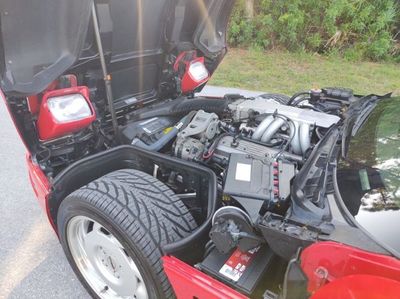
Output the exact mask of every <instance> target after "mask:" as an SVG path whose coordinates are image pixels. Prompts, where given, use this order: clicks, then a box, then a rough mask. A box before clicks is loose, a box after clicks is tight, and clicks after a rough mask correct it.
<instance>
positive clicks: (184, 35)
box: [0, 0, 234, 96]
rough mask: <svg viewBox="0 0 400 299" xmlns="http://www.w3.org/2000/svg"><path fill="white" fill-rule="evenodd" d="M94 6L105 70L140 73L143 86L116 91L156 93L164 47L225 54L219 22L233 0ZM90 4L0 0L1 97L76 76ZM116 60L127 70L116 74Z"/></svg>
mask: <svg viewBox="0 0 400 299" xmlns="http://www.w3.org/2000/svg"><path fill="white" fill-rule="evenodd" d="M98 2H99V3H98V4H96V7H97V14H98V18H99V23H100V32H101V36H102V40H103V44H104V50H105V54H106V58H107V62H108V64H109V67H110V70H111V72H113V71H115V73H116V74H115V75H114V76H115V77H117V80H118V74H121V76H126V75H133V73H135V72H136V73H138V72H142V74H141V75H140V76H141V77H142V80H143V81H144V82H145V83H144V85H145V86H141V87H140V88H139V87H137V88H136V89H132V90H127V91H122V93H126V94H131V95H132V94H134V93H140V92H145V91H148V90H151V89H155V88H156V86H157V85H158V84H159V80H160V79H159V78H160V77H161V75H160V74H161V72H162V67H161V62H162V61H163V58H164V57H162V56H163V55H165V54H166V53H167V52H168V51H170V50H171V49H172V48H173V46H172V47H171V45H174V44H175V45H176V44H179V43H191V44H192V45H194V47H195V48H196V49H198V50H200V51H201V52H202V53H203V54H204V55H205V56H206V57H209V58H212V57H214V58H215V57H217V56H218V55H219V54H220V53H221V51H223V50H224V49H225V30H226V24H227V22H228V18H229V15H230V11H231V9H232V6H233V2H234V1H231V0H224V1H219V0H187V1H182V0H151V1H144V0H118V1H111V0H108V1H98ZM91 7H92V1H91V0H32V1H26V0H2V1H0V26H1V28H0V29H1V36H0V37H1V44H0V85H1V88H2V90H3V91H4V92H5V93H6V95H18V96H25V95H32V94H38V93H40V92H41V91H43V90H44V89H45V88H46V87H47V86H48V85H49V84H50V83H51V82H52V81H53V80H55V79H56V78H58V77H59V76H60V75H62V74H63V73H66V72H67V71H70V70H71V69H74V70H75V71H74V72H75V73H78V74H79V71H76V68H77V66H81V65H88V63H87V62H90V61H96V59H97V58H98V54H97V47H96V45H95V42H94V36H93V35H94V34H93V28H92V21H91ZM118 63H120V64H121V63H124V64H125V65H126V68H130V69H131V70H130V72H124V71H122V69H123V68H124V67H121V65H120V66H118ZM94 64H96V63H94ZM115 65H116V66H115ZM138 66H140V67H138ZM97 67H98V63H97ZM87 68H88V67H87ZM87 68H86V70H87ZM121 80H122V79H121ZM117 84H118V82H117ZM122 84H123V83H122V82H120V83H119V85H122ZM146 84H147V85H146ZM113 88H115V86H114V87H113ZM117 94H118V92H117ZM120 96H123V94H120Z"/></svg>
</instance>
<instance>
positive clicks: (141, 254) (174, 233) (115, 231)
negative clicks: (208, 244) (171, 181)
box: [57, 169, 197, 298]
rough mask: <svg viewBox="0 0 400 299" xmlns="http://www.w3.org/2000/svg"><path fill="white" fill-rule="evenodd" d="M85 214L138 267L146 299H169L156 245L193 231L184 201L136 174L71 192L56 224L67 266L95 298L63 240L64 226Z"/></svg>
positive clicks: (126, 173)
mask: <svg viewBox="0 0 400 299" xmlns="http://www.w3.org/2000/svg"><path fill="white" fill-rule="evenodd" d="M75 216H86V217H90V218H91V219H93V220H95V221H97V222H98V223H100V224H101V225H102V226H103V227H104V228H106V229H107V230H108V231H109V232H110V233H111V234H112V235H113V236H114V237H116V238H117V240H118V241H119V242H120V243H121V244H122V245H123V246H124V248H125V249H126V251H128V254H129V256H130V257H131V258H132V259H133V260H134V261H135V263H136V264H137V265H138V268H139V271H140V272H141V274H142V277H143V279H144V281H145V284H146V288H147V290H148V294H149V298H173V297H174V292H173V290H172V287H171V285H170V283H169V281H168V279H167V277H166V275H165V273H164V271H163V266H162V261H161V257H162V255H163V254H162V251H161V247H162V246H163V245H165V244H168V243H171V242H174V241H177V240H180V239H182V238H183V237H185V236H187V235H189V234H190V233H191V232H192V231H193V230H195V228H196V227H197V225H196V222H195V221H194V218H193V217H192V215H191V214H190V212H189V211H188V209H187V208H186V206H185V205H184V204H183V202H182V201H181V200H180V199H179V198H178V197H177V196H176V195H175V194H174V193H173V191H172V190H170V189H169V188H168V187H167V186H166V185H165V184H163V183H162V182H160V181H158V180H157V179H155V178H154V177H152V176H150V175H148V174H146V173H143V172H141V171H137V170H131V169H125V170H119V171H115V172H112V173H110V174H107V175H106V176H104V177H101V178H99V179H97V180H95V181H93V182H91V183H89V184H88V185H87V186H84V187H82V188H81V189H79V190H77V191H75V192H73V193H72V194H70V195H69V196H68V197H67V198H65V200H63V202H62V203H61V205H60V207H59V210H58V216H57V226H58V232H59V237H60V241H61V244H62V247H63V249H64V252H65V254H66V256H67V259H68V261H69V263H70V264H71V266H72V268H73V270H74V271H75V273H76V275H77V276H78V278H79V280H80V281H81V282H82V283H83V285H84V286H85V288H86V289H87V290H88V292H89V293H90V294H91V295H92V296H93V297H95V298H98V296H97V295H96V294H95V292H94V290H92V289H91V287H90V286H89V284H88V283H87V282H86V281H85V279H84V278H83V276H82V274H81V273H80V271H79V269H78V267H77V265H76V264H75V261H74V259H73V257H72V254H71V251H70V249H69V246H68V241H67V233H66V230H67V225H68V222H69V220H71V219H72V218H73V217H75Z"/></svg>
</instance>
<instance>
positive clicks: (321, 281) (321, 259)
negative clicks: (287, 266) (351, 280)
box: [301, 242, 400, 298]
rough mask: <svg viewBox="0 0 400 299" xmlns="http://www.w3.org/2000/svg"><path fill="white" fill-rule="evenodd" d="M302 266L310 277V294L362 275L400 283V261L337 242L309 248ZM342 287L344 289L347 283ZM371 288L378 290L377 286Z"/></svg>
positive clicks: (303, 258) (306, 250)
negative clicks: (338, 281) (347, 278)
mask: <svg viewBox="0 0 400 299" xmlns="http://www.w3.org/2000/svg"><path fill="white" fill-rule="evenodd" d="M301 266H302V269H303V271H304V272H305V274H306V275H307V277H308V280H309V284H308V291H309V292H310V293H314V292H316V291H317V290H318V289H319V288H321V287H322V286H324V285H325V284H327V283H328V284H327V286H328V285H329V284H330V283H332V282H334V281H336V280H338V279H342V278H344V277H350V276H354V275H358V277H359V279H361V277H363V276H362V275H364V276H365V275H372V276H375V277H381V278H387V279H389V280H395V281H397V282H400V261H399V260H398V259H396V258H393V257H390V256H385V255H381V254H376V253H372V252H367V251H364V250H361V249H357V248H354V247H351V246H347V245H344V244H339V243H335V242H321V243H315V244H313V245H311V246H309V247H307V248H306V249H305V250H304V251H303V252H302V254H301ZM341 284H342V285H343V286H344V285H345V284H346V282H343V283H341ZM338 285H339V283H338ZM324 288H325V287H323V288H322V289H324ZM369 288H371V290H375V288H376V286H374V285H371V286H369ZM318 298H321V297H318ZM354 298H364V297H354ZM398 298H400V294H399V297H398Z"/></svg>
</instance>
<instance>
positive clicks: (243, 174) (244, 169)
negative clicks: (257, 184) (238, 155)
mask: <svg viewBox="0 0 400 299" xmlns="http://www.w3.org/2000/svg"><path fill="white" fill-rule="evenodd" d="M235 180H237V181H244V182H250V181H251V164H243V163H237V164H236V174H235Z"/></svg>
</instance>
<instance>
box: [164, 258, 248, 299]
mask: <svg viewBox="0 0 400 299" xmlns="http://www.w3.org/2000/svg"><path fill="white" fill-rule="evenodd" d="M162 259H163V263H164V270H165V273H167V276H168V279H169V281H170V282H171V285H172V287H173V288H174V291H175V294H176V296H177V297H178V299H193V298H197V299H246V298H247V297H246V296H244V295H242V294H240V293H238V292H237V291H235V290H233V289H231V288H229V287H228V286H226V285H225V284H223V283H221V282H219V281H217V280H215V279H213V278H211V277H210V276H208V275H206V274H204V273H203V272H200V271H199V270H197V269H195V268H193V267H191V266H189V265H187V264H185V263H184V262H182V261H180V260H178V259H176V258H174V257H169V256H164V257H163V258H162Z"/></svg>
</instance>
